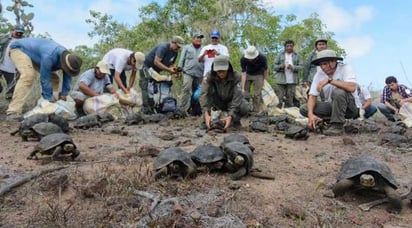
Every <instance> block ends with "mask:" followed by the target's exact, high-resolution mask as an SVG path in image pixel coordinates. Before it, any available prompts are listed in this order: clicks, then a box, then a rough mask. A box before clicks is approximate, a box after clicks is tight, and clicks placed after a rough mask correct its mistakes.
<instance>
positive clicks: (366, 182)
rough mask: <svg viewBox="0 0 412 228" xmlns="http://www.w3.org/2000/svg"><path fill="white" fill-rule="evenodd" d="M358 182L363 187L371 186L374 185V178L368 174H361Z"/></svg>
mask: <svg viewBox="0 0 412 228" xmlns="http://www.w3.org/2000/svg"><path fill="white" fill-rule="evenodd" d="M360 184H361V185H362V186H363V187H365V188H372V187H374V186H375V178H374V177H373V176H372V175H370V174H362V175H361V176H360Z"/></svg>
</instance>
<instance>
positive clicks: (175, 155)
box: [153, 147, 196, 179]
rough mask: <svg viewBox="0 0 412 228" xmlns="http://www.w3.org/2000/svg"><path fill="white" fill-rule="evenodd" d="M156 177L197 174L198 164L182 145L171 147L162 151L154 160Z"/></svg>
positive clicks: (177, 176)
mask: <svg viewBox="0 0 412 228" xmlns="http://www.w3.org/2000/svg"><path fill="white" fill-rule="evenodd" d="M153 169H154V171H155V179H159V178H161V177H165V176H170V177H176V178H180V177H190V176H194V175H195V174H196V164H195V163H194V162H193V161H192V159H191V158H190V155H189V153H187V152H186V151H184V150H183V149H182V148H180V147H170V148H167V149H166V150H163V151H162V152H160V154H159V156H158V157H157V158H156V159H155V160H154V162H153Z"/></svg>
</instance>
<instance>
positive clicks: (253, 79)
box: [243, 74, 264, 112]
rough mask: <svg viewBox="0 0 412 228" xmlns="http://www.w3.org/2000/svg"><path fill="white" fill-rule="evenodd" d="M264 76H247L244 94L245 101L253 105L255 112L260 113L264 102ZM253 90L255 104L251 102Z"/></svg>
mask: <svg viewBox="0 0 412 228" xmlns="http://www.w3.org/2000/svg"><path fill="white" fill-rule="evenodd" d="M263 81H264V80H263V74H261V75H249V74H248V75H247V76H246V82H245V93H244V94H243V95H244V97H245V99H246V100H247V101H249V103H253V109H252V110H253V111H254V112H260V111H262V109H263V100H262V87H263ZM252 84H253V85H254V88H253V91H254V92H253V102H251V101H250V89H251V87H252Z"/></svg>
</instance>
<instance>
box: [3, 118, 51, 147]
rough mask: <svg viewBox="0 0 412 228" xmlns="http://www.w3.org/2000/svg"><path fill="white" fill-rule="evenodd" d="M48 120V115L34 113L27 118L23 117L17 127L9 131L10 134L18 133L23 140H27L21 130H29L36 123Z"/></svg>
mask: <svg viewBox="0 0 412 228" xmlns="http://www.w3.org/2000/svg"><path fill="white" fill-rule="evenodd" d="M48 121H49V115H48V114H34V115H31V116H29V117H27V118H25V119H24V120H23V121H21V123H20V126H19V128H18V129H16V130H14V131H13V132H11V133H10V134H11V135H13V136H14V135H16V134H17V133H19V135H20V136H21V137H22V140H23V141H27V137H26V136H24V134H23V132H25V131H30V129H31V128H32V127H33V126H34V125H35V124H38V123H44V122H48Z"/></svg>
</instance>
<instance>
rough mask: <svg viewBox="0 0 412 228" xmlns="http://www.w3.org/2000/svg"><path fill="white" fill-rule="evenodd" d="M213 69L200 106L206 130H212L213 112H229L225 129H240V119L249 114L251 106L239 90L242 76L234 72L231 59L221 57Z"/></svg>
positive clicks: (204, 85)
mask: <svg viewBox="0 0 412 228" xmlns="http://www.w3.org/2000/svg"><path fill="white" fill-rule="evenodd" d="M211 67H212V69H211V71H209V73H208V74H207V75H206V79H205V80H203V82H202V91H201V92H200V105H201V107H202V113H203V116H204V120H205V124H206V128H207V129H210V127H211V126H210V124H211V121H212V117H211V111H212V110H218V111H223V112H227V113H228V115H227V116H226V117H225V119H224V122H225V126H224V129H227V128H228V127H230V126H232V127H235V128H237V127H240V126H241V123H240V118H241V117H243V116H246V115H247V114H248V112H249V104H248V102H247V101H246V100H245V99H244V98H243V94H242V91H241V90H240V88H239V84H240V82H241V79H240V77H241V75H240V73H239V72H236V71H234V70H233V67H232V64H231V63H230V61H229V57H228V56H225V55H219V56H217V57H216V58H214V59H213V63H212V66H211Z"/></svg>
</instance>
